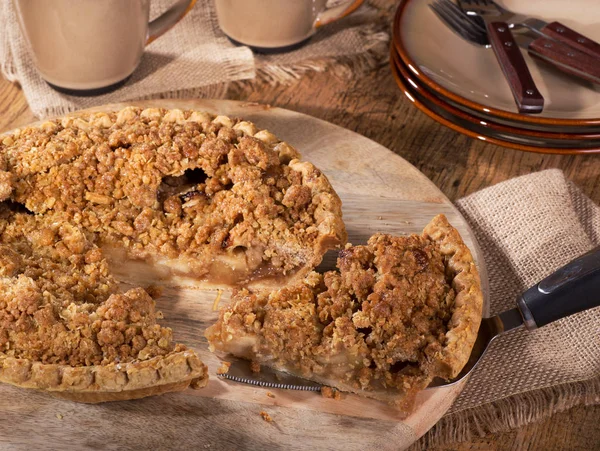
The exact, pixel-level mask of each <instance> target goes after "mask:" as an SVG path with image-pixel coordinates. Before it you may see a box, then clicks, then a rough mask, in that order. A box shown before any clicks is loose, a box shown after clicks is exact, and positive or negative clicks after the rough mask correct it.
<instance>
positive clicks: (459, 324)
mask: <svg viewBox="0 0 600 451" xmlns="http://www.w3.org/2000/svg"><path fill="white" fill-rule="evenodd" d="M423 235H424V236H426V237H428V238H430V239H431V240H433V241H434V242H436V243H437V244H438V246H439V249H440V253H441V254H442V255H443V256H444V257H446V258H447V259H448V260H447V267H448V268H449V269H450V270H451V271H452V273H453V274H454V277H453V279H452V287H453V288H454V290H455V292H456V298H455V300H454V312H453V313H452V317H451V318H450V322H449V323H448V332H446V340H447V341H446V344H445V346H444V347H443V349H442V352H441V356H440V359H439V362H438V363H439V364H440V366H441V367H440V368H438V371H439V372H440V373H441V374H440V376H443V377H446V378H447V379H453V378H455V377H456V376H457V375H458V374H459V373H460V371H461V370H462V368H463V367H464V366H465V364H466V363H467V361H468V360H469V357H470V355H471V351H472V350H473V345H474V344H475V340H476V339H477V332H478V331H479V325H480V323H481V317H482V309H483V293H482V291H481V279H480V277H479V271H478V270H477V266H476V265H475V261H474V260H473V256H472V254H471V251H470V250H469V248H468V247H467V245H466V244H465V243H464V241H463V239H462V237H461V236H460V234H459V232H458V230H456V229H455V228H454V227H453V226H452V225H451V224H450V223H449V222H448V219H447V218H446V216H444V215H443V214H439V215H437V216H435V217H434V218H433V219H432V220H431V221H430V222H429V224H427V225H426V226H425V228H424V229H423Z"/></svg>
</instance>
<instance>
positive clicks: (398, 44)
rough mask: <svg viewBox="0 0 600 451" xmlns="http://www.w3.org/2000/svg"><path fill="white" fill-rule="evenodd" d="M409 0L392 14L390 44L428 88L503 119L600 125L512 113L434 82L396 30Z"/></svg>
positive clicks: (595, 120) (599, 120) (402, 0)
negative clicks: (420, 66) (410, 53)
mask: <svg viewBox="0 0 600 451" xmlns="http://www.w3.org/2000/svg"><path fill="white" fill-rule="evenodd" d="M410 2H411V0H400V4H399V5H398V8H397V9H396V13H395V15H394V21H393V23H392V44H393V46H394V47H395V48H396V51H397V52H398V54H399V56H400V58H401V59H402V61H403V62H404V63H405V64H406V65H407V66H409V67H410V68H411V70H412V71H413V72H414V74H415V76H416V77H417V78H418V79H419V80H420V81H421V82H423V83H424V84H425V85H427V86H428V87H429V88H431V89H433V90H434V91H436V92H437V93H439V94H441V95H442V96H444V97H447V98H449V99H452V100H453V101H455V102H457V103H460V104H461V105H464V106H466V107H468V108H471V109H473V110H477V111H480V112H482V113H486V114H490V115H495V116H499V117H502V118H505V119H511V120H515V121H517V122H525V123H531V124H536V125H562V126H577V127H581V126H597V125H600V117H596V118H588V119H564V118H552V117H535V116H527V115H524V114H518V113H512V112H510V111H506V110H502V109H498V108H494V107H490V106H486V105H483V104H481V103H478V102H474V101H472V100H469V99H467V98H465V97H463V96H461V95H458V94H456V93H454V92H452V91H449V90H448V89H446V88H444V87H443V86H441V85H439V84H438V83H436V82H435V81H434V80H432V79H431V78H430V77H428V76H427V74H425V73H424V72H423V71H421V70H419V69H418V64H417V63H416V62H415V61H414V60H413V59H412V58H411V57H410V55H409V53H408V51H407V50H406V48H405V47H404V45H403V43H402V38H401V35H400V34H399V33H397V30H399V29H400V20H401V19H402V15H403V13H404V12H405V10H406V6H407V5H408V4H409V3H410Z"/></svg>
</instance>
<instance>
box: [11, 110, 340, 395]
mask: <svg viewBox="0 0 600 451" xmlns="http://www.w3.org/2000/svg"><path fill="white" fill-rule="evenodd" d="M346 239H347V236H346V231H345V228H344V223H343V221H342V215H341V202H340V200H339V197H338V196H337V195H336V193H335V192H334V190H333V188H332V187H331V185H330V183H329V181H328V180H327V178H326V177H325V176H324V175H323V174H322V173H321V172H320V171H319V170H318V169H317V168H315V167H314V166H313V165H312V164H310V163H308V162H303V161H301V160H300V155H299V153H298V152H297V151H296V150H295V149H294V148H293V147H291V146H290V145H288V144H286V143H285V142H282V141H280V140H279V139H277V138H276V137H275V136H274V135H273V134H271V133H270V132H268V131H266V130H259V129H258V128H257V127H256V126H255V125H254V124H252V123H250V122H247V121H241V120H237V119H235V120H234V119H230V118H228V117H225V116H214V115H210V114H207V113H202V112H197V111H181V110H165V109H140V108H132V107H130V108H125V109H123V110H121V111H118V112H112V113H82V114H78V115H75V116H71V117H65V118H62V119H59V120H54V121H48V122H44V123H42V124H40V125H37V126H33V127H27V128H23V129H20V130H15V131H13V132H11V133H10V134H7V135H3V136H1V137H0V381H3V382H8V383H12V384H15V385H18V386H21V387H28V388H37V389H43V390H46V391H49V392H52V393H54V394H57V395H60V396H64V397H68V398H70V399H75V400H79V401H89V402H99V401H105V400H113V399H131V398H136V397H141V396H147V395H150V394H156V393H162V392H165V391H172V390H177V389H183V388H185V387H187V386H189V385H190V384H191V385H193V386H196V387H200V386H203V385H205V384H206V381H207V371H206V367H205V366H204V364H203V363H202V362H201V361H200V360H199V359H198V357H197V356H196V354H195V353H194V352H193V351H192V350H187V349H186V348H185V346H183V345H181V344H177V343H175V342H174V340H173V336H172V331H171V330H170V329H168V328H165V327H161V326H160V325H159V324H158V323H157V320H158V319H160V318H161V314H160V312H157V311H156V309H155V304H154V300H153V299H152V297H151V294H153V292H152V290H150V291H148V290H144V289H143V288H133V289H130V290H128V291H125V292H123V291H121V290H120V289H119V285H118V281H117V279H116V277H115V276H114V274H113V272H112V268H111V267H110V265H109V264H110V262H111V261H115V260H118V262H119V263H120V264H121V265H122V264H123V262H127V261H130V262H143V263H144V264H147V265H148V268H156V267H159V268H163V269H165V270H166V272H167V274H166V275H165V277H166V281H167V282H168V277H170V276H173V277H174V276H179V275H183V276H189V277H192V278H193V279H194V280H195V285H196V286H206V285H220V286H223V285H228V286H232V285H233V286H235V285H250V286H269V285H273V284H285V283H288V282H289V281H292V280H296V279H301V278H302V277H304V276H305V275H306V274H307V273H308V272H309V271H310V270H311V269H312V268H313V267H314V266H315V265H317V264H319V262H320V261H321V259H322V257H323V254H324V253H325V252H326V251H327V250H328V249H330V248H334V247H339V246H341V245H343V244H344V243H345V242H346Z"/></svg>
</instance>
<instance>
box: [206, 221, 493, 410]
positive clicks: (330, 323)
mask: <svg viewBox="0 0 600 451" xmlns="http://www.w3.org/2000/svg"><path fill="white" fill-rule="evenodd" d="M338 267H339V272H337V271H331V272H327V273H325V274H324V275H320V274H318V273H315V272H312V273H311V274H309V275H308V276H307V277H306V278H305V279H304V280H302V281H300V282H298V283H296V284H294V285H291V286H288V287H285V288H282V289H280V290H278V291H272V292H267V291H248V290H246V289H243V290H240V291H239V292H237V294H236V295H235V296H234V297H233V299H232V303H231V304H230V305H229V306H227V307H225V308H223V309H222V310H221V312H220V314H219V320H218V322H217V323H216V324H214V325H213V326H211V327H210V328H209V329H208V330H207V331H206V334H205V335H206V337H207V338H208V340H209V343H210V346H211V349H212V350H220V351H225V352H228V353H231V354H235V355H237V356H239V357H243V358H247V359H250V360H252V361H254V362H258V363H260V364H264V365H267V366H270V367H273V368H275V369H277V370H282V371H286V372H289V373H293V374H295V375H299V376H302V377H305V378H307V379H311V380H315V381H317V382H320V383H322V384H324V385H327V386H332V387H336V388H338V389H340V390H342V391H347V392H353V393H357V394H359V395H362V396H367V397H371V398H376V399H380V400H385V401H388V402H391V403H393V404H395V405H397V406H398V407H399V409H400V411H401V412H402V413H403V414H405V415H406V414H407V413H409V412H410V409H411V406H412V405H413V403H414V399H415V396H416V394H417V392H418V391H420V390H422V389H424V388H425V387H427V385H428V384H429V383H430V382H431V381H432V379H433V378H435V377H436V376H437V377H442V378H445V379H449V378H452V377H455V376H456V375H457V374H458V373H459V372H460V370H461V369H462V367H463V366H464V364H465V363H466V362H467V360H468V358H469V355H470V352H471V349H472V347H473V344H474V342H475V338H476V336H477V331H478V328H479V323H480V321H481V311H482V293H481V288H480V280H479V275H478V272H477V269H476V267H475V264H474V262H473V258H472V256H471V253H470V252H469V250H468V248H467V247H466V245H465V244H464V242H463V240H462V239H461V237H460V235H459V233H458V232H457V231H456V229H454V228H453V227H452V226H451V225H450V224H449V223H448V221H447V220H446V218H445V217H444V216H443V215H439V216H436V217H435V218H434V219H433V220H432V221H431V223H430V224H429V225H427V227H425V229H424V231H423V234H422V235H411V236H402V237H394V236H390V235H383V234H377V235H374V236H372V237H371V238H370V239H369V241H368V244H367V245H365V246H354V247H347V248H346V249H344V250H343V251H341V252H340V256H339V259H338Z"/></svg>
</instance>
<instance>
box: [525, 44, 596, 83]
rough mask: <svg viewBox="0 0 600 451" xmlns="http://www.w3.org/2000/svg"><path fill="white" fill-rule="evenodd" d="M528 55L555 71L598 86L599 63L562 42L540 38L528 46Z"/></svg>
mask: <svg viewBox="0 0 600 451" xmlns="http://www.w3.org/2000/svg"><path fill="white" fill-rule="evenodd" d="M529 53H530V54H531V55H532V56H535V57H537V58H540V59H543V60H544V61H546V62H548V63H550V64H552V65H553V66H554V67H556V68H557V69H559V70H561V71H563V72H566V73H568V74H571V75H575V76H576V77H579V78H582V79H584V80H588V81H591V82H592V83H598V84H600V61H599V60H598V58H595V57H593V56H590V55H589V54H587V53H583V52H580V51H579V50H576V49H574V48H573V47H570V46H568V45H566V44H563V43H562V42H558V41H555V40H553V39H550V38H545V37H540V38H537V39H536V40H535V41H533V42H532V43H531V44H529Z"/></svg>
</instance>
